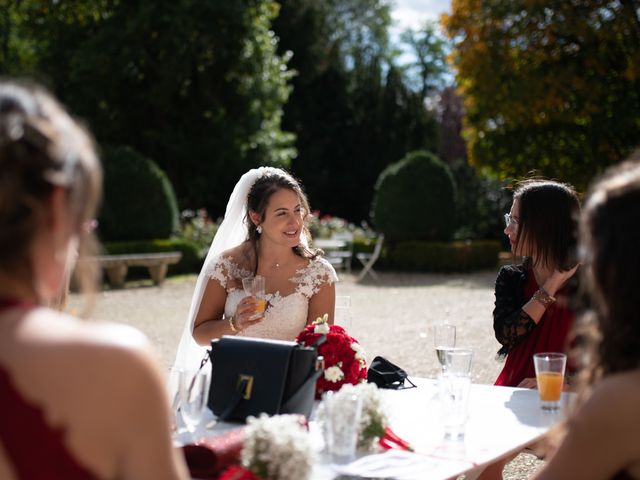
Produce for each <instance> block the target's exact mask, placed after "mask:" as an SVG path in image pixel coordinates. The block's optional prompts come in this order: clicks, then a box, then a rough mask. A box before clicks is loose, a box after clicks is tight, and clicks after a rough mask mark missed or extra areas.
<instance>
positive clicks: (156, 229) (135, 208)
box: [100, 146, 179, 241]
mask: <svg viewBox="0 0 640 480" xmlns="http://www.w3.org/2000/svg"><path fill="white" fill-rule="evenodd" d="M102 158H103V164H104V201H103V206H102V211H101V214H100V237H101V239H102V240H104V241H116V240H127V241H130V240H149V239H154V238H168V237H170V236H171V234H172V233H173V232H175V231H177V230H178V228H179V220H178V203H177V201H176V195H175V193H174V191H173V187H172V186H171V183H170V182H169V179H168V178H167V176H166V174H165V173H164V172H163V171H162V170H160V168H159V167H158V166H157V165H156V164H155V163H154V162H153V161H152V160H150V159H148V158H146V157H144V156H142V155H141V154H140V153H138V152H136V151H135V150H134V149H132V148H130V147H124V146H122V147H114V148H108V149H105V151H104V154H103V156H102Z"/></svg>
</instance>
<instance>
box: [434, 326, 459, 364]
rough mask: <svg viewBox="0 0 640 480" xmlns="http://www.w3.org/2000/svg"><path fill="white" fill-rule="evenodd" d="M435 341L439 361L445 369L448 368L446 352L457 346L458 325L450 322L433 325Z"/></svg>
mask: <svg viewBox="0 0 640 480" xmlns="http://www.w3.org/2000/svg"><path fill="white" fill-rule="evenodd" d="M433 343H434V346H435V348H436V355H437V357H438V362H440V366H441V367H442V369H443V370H444V369H445V368H446V358H445V352H446V351H447V350H448V349H450V348H453V347H455V346H456V327H455V325H450V324H448V323H441V324H438V325H434V326H433Z"/></svg>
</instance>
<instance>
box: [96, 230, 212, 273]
mask: <svg viewBox="0 0 640 480" xmlns="http://www.w3.org/2000/svg"><path fill="white" fill-rule="evenodd" d="M103 248H104V250H105V253H107V254H109V255H124V254H127V253H162V252H180V253H182V258H181V259H180V261H179V262H178V263H177V264H175V265H169V272H170V273H174V274H175V273H197V272H199V271H200V268H202V263H203V261H204V258H202V256H201V251H200V248H199V247H198V245H197V244H196V243H194V242H191V241H188V240H182V239H175V238H169V239H162V240H139V241H131V242H106V243H104V244H103Z"/></svg>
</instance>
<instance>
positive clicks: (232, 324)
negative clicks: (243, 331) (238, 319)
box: [229, 315, 240, 333]
mask: <svg viewBox="0 0 640 480" xmlns="http://www.w3.org/2000/svg"><path fill="white" fill-rule="evenodd" d="M229 327H231V331H232V332H233V333H238V332H239V331H240V329H239V328H238V327H236V323H235V318H233V315H232V316H231V317H229Z"/></svg>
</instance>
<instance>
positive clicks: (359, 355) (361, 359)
mask: <svg viewBox="0 0 640 480" xmlns="http://www.w3.org/2000/svg"><path fill="white" fill-rule="evenodd" d="M351 350H353V351H354V352H356V355H355V357H356V360H358V363H360V368H364V367H365V366H366V365H367V352H365V351H364V348H363V347H362V345H360V344H359V343H356V342H353V343H352V344H351Z"/></svg>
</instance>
